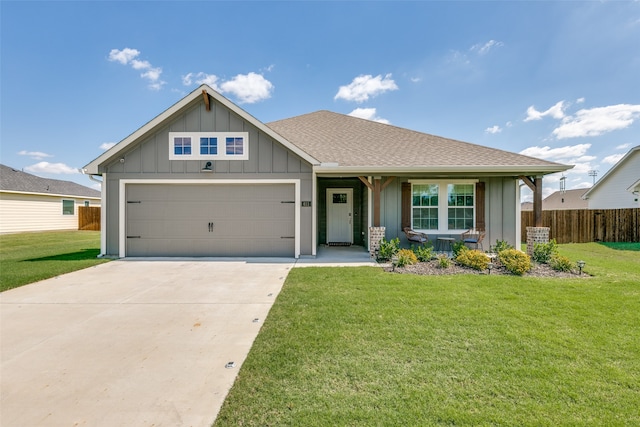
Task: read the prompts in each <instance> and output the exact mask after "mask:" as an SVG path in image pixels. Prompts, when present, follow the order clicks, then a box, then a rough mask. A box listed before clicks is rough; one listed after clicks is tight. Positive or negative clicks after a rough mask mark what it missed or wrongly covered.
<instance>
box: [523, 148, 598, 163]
mask: <svg viewBox="0 0 640 427" xmlns="http://www.w3.org/2000/svg"><path fill="white" fill-rule="evenodd" d="M589 148H591V144H577V145H567V146H564V147H558V148H551V147H549V146H544V147H538V146H535V147H529V148H525V149H524V150H522V151H520V154H523V155H525V156H531V157H537V158H540V159H545V160H550V159H570V158H579V157H581V156H584V155H585V153H586V152H587V150H588V149H589Z"/></svg>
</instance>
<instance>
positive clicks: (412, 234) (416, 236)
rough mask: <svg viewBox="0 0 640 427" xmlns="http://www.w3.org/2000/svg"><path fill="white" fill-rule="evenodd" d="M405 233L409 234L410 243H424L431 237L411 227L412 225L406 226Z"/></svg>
mask: <svg viewBox="0 0 640 427" xmlns="http://www.w3.org/2000/svg"><path fill="white" fill-rule="evenodd" d="M403 231H404V234H405V235H406V236H407V240H409V243H417V244H419V245H424V244H425V243H427V242H428V241H429V237H427V235H426V234H424V233H419V232H417V231H414V230H412V229H411V227H405V228H404V229H403Z"/></svg>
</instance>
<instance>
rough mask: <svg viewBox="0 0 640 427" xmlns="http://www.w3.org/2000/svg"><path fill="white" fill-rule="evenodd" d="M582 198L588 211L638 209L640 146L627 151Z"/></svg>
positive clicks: (639, 205)
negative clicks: (587, 206)
mask: <svg viewBox="0 0 640 427" xmlns="http://www.w3.org/2000/svg"><path fill="white" fill-rule="evenodd" d="M582 198H583V199H585V200H587V203H588V205H589V209H627V208H639V207H640V202H639V200H640V145H638V146H636V147H634V148H632V149H631V150H629V152H628V153H627V154H625V155H624V157H623V158H621V159H620V160H619V161H618V163H616V164H615V165H613V167H612V168H611V169H609V170H608V171H607V173H605V174H604V175H603V176H602V178H600V179H599V180H598V181H597V182H596V183H595V185H594V186H593V187H591V188H590V189H589V190H587V192H586V193H584V195H583V196H582Z"/></svg>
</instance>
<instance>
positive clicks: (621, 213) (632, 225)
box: [521, 208, 640, 243]
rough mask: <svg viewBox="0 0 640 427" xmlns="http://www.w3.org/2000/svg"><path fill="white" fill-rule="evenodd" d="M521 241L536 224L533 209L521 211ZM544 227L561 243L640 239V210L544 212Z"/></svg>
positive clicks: (633, 240)
mask: <svg viewBox="0 0 640 427" xmlns="http://www.w3.org/2000/svg"><path fill="white" fill-rule="evenodd" d="M521 219H522V223H521V226H522V236H521V239H522V241H523V242H524V241H526V239H527V227H533V226H534V220H533V211H522V215H521ZM542 226H543V227H549V228H550V230H549V239H555V240H556V242H558V243H587V242H640V209H638V208H634V209H574V210H557V211H542Z"/></svg>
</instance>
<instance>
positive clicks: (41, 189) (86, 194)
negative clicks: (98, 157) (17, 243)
mask: <svg viewBox="0 0 640 427" xmlns="http://www.w3.org/2000/svg"><path fill="white" fill-rule="evenodd" d="M100 200H101V199H100V192H99V191H97V190H94V189H92V188H88V187H85V186H83V185H80V184H76V183H75V182H71V181H61V180H57V179H47V178H40V177H38V176H35V175H31V174H28V173H25V172H22V171H19V170H17V169H13V168H11V167H9V166H5V165H0V233H19V232H24V231H44V230H77V229H78V206H100Z"/></svg>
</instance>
